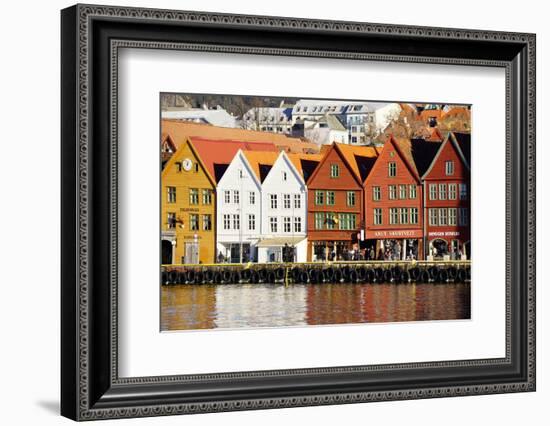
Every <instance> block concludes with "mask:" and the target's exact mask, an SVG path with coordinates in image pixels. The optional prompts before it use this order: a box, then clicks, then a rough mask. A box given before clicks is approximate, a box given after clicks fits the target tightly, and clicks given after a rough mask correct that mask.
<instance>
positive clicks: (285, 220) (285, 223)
mask: <svg viewBox="0 0 550 426" xmlns="http://www.w3.org/2000/svg"><path fill="white" fill-rule="evenodd" d="M283 232H291V231H290V217H283Z"/></svg>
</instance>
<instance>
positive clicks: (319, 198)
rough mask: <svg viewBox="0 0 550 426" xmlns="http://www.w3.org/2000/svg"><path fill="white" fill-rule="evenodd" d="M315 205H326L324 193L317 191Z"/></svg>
mask: <svg viewBox="0 0 550 426" xmlns="http://www.w3.org/2000/svg"><path fill="white" fill-rule="evenodd" d="M315 204H317V205H323V204H325V193H324V192H323V191H315Z"/></svg>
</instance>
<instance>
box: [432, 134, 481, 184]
mask: <svg viewBox="0 0 550 426" xmlns="http://www.w3.org/2000/svg"><path fill="white" fill-rule="evenodd" d="M460 135H464V136H459V138H461V139H463V144H464V146H465V148H467V149H468V155H469V149H470V144H469V141H470V137H469V136H470V135H469V134H467V133H460ZM466 140H467V141H468V142H466ZM430 143H433V142H430ZM448 143H452V144H453V146H454V147H455V149H456V150H457V152H458V156H459V157H460V159H461V160H462V162H463V163H464V165H465V166H466V168H467V169H468V170H469V169H470V162H469V161H468V160H467V159H466V157H465V155H464V153H463V152H462V149H461V148H460V144H459V142H458V138H457V137H456V135H455V134H454V133H453V132H449V133H448V134H447V137H446V138H445V140H444V141H443V142H442V143H441V144H439V149H438V151H437V153H436V154H435V156H434V157H433V159H432V162H431V164H430V165H429V167H428V168H427V169H426V171H425V172H424V173H423V174H422V178H424V177H425V176H426V175H427V174H428V173H430V170H431V169H432V167H433V166H434V164H435V163H436V161H437V158H438V157H439V155H440V154H441V152H443V149H444V148H445V146H446V145H447V144H448Z"/></svg>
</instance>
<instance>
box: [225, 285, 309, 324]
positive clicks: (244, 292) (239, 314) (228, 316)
mask: <svg viewBox="0 0 550 426" xmlns="http://www.w3.org/2000/svg"><path fill="white" fill-rule="evenodd" d="M247 287H248V288H247ZM306 290H307V287H306V286H291V287H284V286H281V285H265V286H258V285H246V284H245V285H242V286H219V287H218V288H217V289H216V321H215V326H216V327H218V328H239V327H281V326H296V325H306V322H305V314H306Z"/></svg>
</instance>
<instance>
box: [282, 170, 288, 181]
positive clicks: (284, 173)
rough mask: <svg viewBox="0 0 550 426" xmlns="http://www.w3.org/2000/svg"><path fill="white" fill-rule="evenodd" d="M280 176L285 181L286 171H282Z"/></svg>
mask: <svg viewBox="0 0 550 426" xmlns="http://www.w3.org/2000/svg"><path fill="white" fill-rule="evenodd" d="M282 177H283V181H286V178H287V173H286V172H282Z"/></svg>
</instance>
